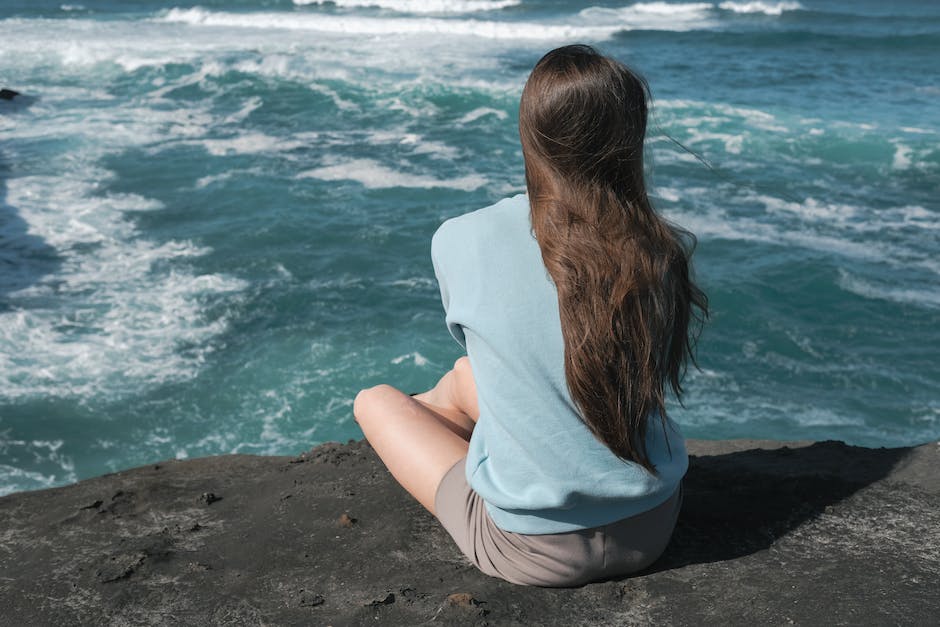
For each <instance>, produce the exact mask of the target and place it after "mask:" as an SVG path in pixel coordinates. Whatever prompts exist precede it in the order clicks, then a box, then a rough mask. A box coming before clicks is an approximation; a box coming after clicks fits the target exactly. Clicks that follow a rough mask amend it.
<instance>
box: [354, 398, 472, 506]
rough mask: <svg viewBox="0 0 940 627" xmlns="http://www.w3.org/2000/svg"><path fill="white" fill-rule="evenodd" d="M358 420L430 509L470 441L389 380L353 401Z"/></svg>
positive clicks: (391, 467)
mask: <svg viewBox="0 0 940 627" xmlns="http://www.w3.org/2000/svg"><path fill="white" fill-rule="evenodd" d="M353 413H354V414H355V416H356V422H358V423H359V426H360V427H361V428H362V432H363V433H364V434H365V436H366V439H367V440H368V441H369V443H370V444H371V445H372V448H374V449H375V452H376V453H378V455H379V457H380V458H382V461H383V462H384V463H385V465H386V466H387V467H388V469H389V471H390V472H391V473H392V476H393V477H395V479H396V480H397V481H398V483H400V484H401V485H402V487H403V488H405V489H406V490H407V491H408V492H409V493H410V494H411V495H412V496H413V497H415V498H416V499H417V500H418V502H419V503H421V505H423V506H424V507H425V508H426V509H427V510H428V511H429V512H431V513H432V514H435V515H436V512H435V510H434V497H435V496H436V494H437V488H438V486H439V485H440V483H441V479H443V478H444V475H445V474H446V473H447V471H448V470H450V469H451V468H452V467H453V466H454V464H456V463H457V462H458V461H460V459H461V458H462V457H465V456H466V455H467V449H468V447H469V443H468V441H467V440H466V439H464V438H463V437H461V436H460V435H457V434H456V433H455V432H454V431H453V430H452V429H451V428H450V427H448V426H447V425H446V424H444V421H442V420H441V418H440V416H439V415H438V414H437V413H436V412H434V411H432V410H430V409H428V408H427V407H425V406H424V404H422V403H421V402H419V401H417V400H415V399H414V398H412V397H410V396H408V395H407V394H405V393H404V392H400V391H399V390H396V389H395V388H393V387H392V386H390V385H377V386H375V387H373V388H369V389H367V390H362V391H361V392H359V394H358V395H357V396H356V401H355V403H354V405H353Z"/></svg>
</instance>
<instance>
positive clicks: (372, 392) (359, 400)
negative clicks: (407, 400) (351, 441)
mask: <svg viewBox="0 0 940 627" xmlns="http://www.w3.org/2000/svg"><path fill="white" fill-rule="evenodd" d="M390 389H393V388H392V386H390V385H386V384H384V383H382V384H379V385H375V386H372V387H371V388H365V389H364V390H360V391H359V393H358V394H356V398H355V400H354V401H353V417H354V418H355V419H356V422H357V423H358V422H361V421H362V419H363V418H364V417H365V416H366V414H368V413H369V408H371V407H374V406H375V404H376V403H377V402H378V400H379V398H381V397H382V396H384V395H386V394H387V393H388V391H389V390H390Z"/></svg>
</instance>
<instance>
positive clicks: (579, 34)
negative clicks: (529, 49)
mask: <svg viewBox="0 0 940 627" xmlns="http://www.w3.org/2000/svg"><path fill="white" fill-rule="evenodd" d="M156 19H158V20H159V21H164V22H177V23H183V24H190V25H193V26H210V27H211V26H214V27H231V28H245V29H282V30H301V31H318V32H324V33H335V34H340V35H452V36H467V37H481V38H486V39H512V40H519V39H534V40H540V39H577V38H588V39H599V38H606V37H609V36H610V35H612V34H614V33H616V32H617V31H619V30H623V28H624V27H623V26H621V25H575V24H537V23H532V22H497V21H488V20H477V19H465V20H458V19H438V18H381V17H364V16H362V17H360V16H336V15H323V14H308V13H251V14H247V13H226V12H221V11H207V10H205V9H201V8H192V9H181V8H174V9H170V10H169V11H168V12H167V13H166V14H165V15H163V16H162V17H160V18H156Z"/></svg>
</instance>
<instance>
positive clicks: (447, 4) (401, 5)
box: [293, 0, 521, 13]
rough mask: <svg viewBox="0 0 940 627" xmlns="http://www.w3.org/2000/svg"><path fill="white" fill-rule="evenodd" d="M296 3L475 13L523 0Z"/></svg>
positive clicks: (308, 0)
mask: <svg viewBox="0 0 940 627" xmlns="http://www.w3.org/2000/svg"><path fill="white" fill-rule="evenodd" d="M293 1H294V4H296V5H300V6H305V5H311V4H333V5H336V6H338V7H342V8H362V7H378V8H380V9H390V10H392V11H398V12H400V13H473V12H476V11H495V10H498V9H504V8H506V7H511V6H516V5H518V4H520V2H521V0H293Z"/></svg>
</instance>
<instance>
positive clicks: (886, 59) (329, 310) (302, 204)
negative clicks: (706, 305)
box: [0, 0, 940, 493]
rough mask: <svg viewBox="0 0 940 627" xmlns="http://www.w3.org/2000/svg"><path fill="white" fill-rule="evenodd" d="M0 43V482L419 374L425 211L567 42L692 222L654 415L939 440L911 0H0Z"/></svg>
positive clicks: (102, 464) (936, 40) (916, 21)
mask: <svg viewBox="0 0 940 627" xmlns="http://www.w3.org/2000/svg"><path fill="white" fill-rule="evenodd" d="M0 41H2V42H3V45H2V46H0V87H10V88H14V89H16V90H18V91H21V92H23V93H24V94H28V95H29V96H31V98H30V99H27V100H25V101H23V100H20V101H17V100H14V101H13V102H4V101H0V493H5V492H10V491H15V490H24V489H35V488H41V487H45V486H51V485H59V484H62V483H67V482H71V481H75V480H77V479H81V478H85V477H89V476H94V475H97V474H100V473H104V472H108V471H112V470H117V469H122V468H126V467H130V466H135V465H139V464H144V463H148V462H153V461H156V460H160V459H166V458H172V457H179V458H183V457H195V456H201V455H211V454H219V453H230V452H238V453H257V454H293V453H297V452H299V451H302V450H305V449H307V448H309V447H310V446H312V445H314V444H317V443H320V442H324V441H327V440H345V439H347V438H358V437H361V432H360V431H359V429H358V427H357V426H356V424H355V422H354V421H353V418H352V414H351V405H352V398H353V397H354V395H355V393H356V392H357V391H358V390H359V389H360V388H362V387H364V386H367V385H370V384H374V383H378V382H383V381H384V382H390V383H392V384H395V385H397V386H398V387H401V388H402V389H405V390H407V391H413V390H418V389H421V388H426V387H428V386H430V385H432V384H433V383H434V381H436V378H437V377H438V376H440V375H441V374H442V373H443V371H444V370H445V369H446V368H448V367H449V366H450V365H451V364H452V362H453V360H454V359H455V358H456V357H458V356H459V352H458V349H459V347H458V346H457V345H456V344H455V343H454V342H453V340H452V339H451V338H450V336H449V335H448V333H447V331H446V329H445V327H444V322H443V313H442V310H441V306H440V302H439V296H438V293H437V286H436V283H435V281H434V276H433V272H432V268H431V264H430V259H429V246H430V236H431V234H432V233H433V231H434V230H435V228H436V227H437V225H438V224H440V222H441V221H442V220H444V219H445V218H447V217H450V216H453V215H457V214H460V213H463V212H466V211H470V210H473V209H476V208H478V207H481V206H483V205H486V204H488V203H490V202H493V201H495V200H497V199H499V198H501V197H504V196H506V195H510V194H513V193H516V192H518V191H520V190H522V189H523V187H524V183H523V175H522V161H521V154H520V150H519V146H518V141H517V135H516V129H515V126H516V122H517V117H516V107H517V103H518V97H519V94H520V92H521V89H522V84H523V81H524V79H525V77H526V75H527V73H528V71H529V69H530V68H531V67H532V65H533V64H534V63H535V61H536V60H537V59H538V58H539V56H541V54H543V53H544V52H545V51H547V50H549V49H550V48H553V47H555V46H557V45H561V44H563V43H570V42H575V41H581V42H587V43H591V44H594V45H597V46H598V47H600V48H601V49H602V50H604V51H605V52H608V53H610V54H612V55H614V56H616V57H618V58H620V59H622V60H624V61H626V62H628V63H630V64H632V65H633V66H635V67H636V68H638V69H639V70H640V71H642V72H643V73H644V74H645V75H646V76H647V78H648V79H649V81H650V84H651V87H652V91H653V95H654V98H655V105H654V113H653V125H652V130H651V138H650V144H649V151H650V162H651V167H650V181H651V184H652V189H653V191H654V194H655V202H656V203H657V206H658V207H660V208H661V210H662V211H663V212H664V213H665V214H666V215H667V216H669V217H670V218H672V219H674V220H675V221H677V222H679V223H680V224H683V225H685V226H686V227H688V228H690V229H691V230H692V231H694V232H695V233H696V234H697V235H698V237H699V246H698V250H697V253H696V263H697V268H698V276H699V278H700V281H701V283H702V285H703V286H704V288H705V289H706V290H707V292H708V294H709V296H710V297H711V302H712V306H713V317H712V320H711V322H710V324H709V325H708V326H707V328H706V329H705V332H704V334H703V336H702V339H701V342H700V361H701V368H702V369H701V371H692V372H690V375H689V377H688V379H687V383H688V396H687V399H686V407H685V408H678V407H677V408H676V409H675V410H674V411H675V416H676V418H677V419H678V420H679V421H680V422H681V424H682V425H683V426H684V430H685V433H686V435H687V436H690V437H696V438H734V437H753V438H777V439H824V438H837V439H842V440H845V441H848V442H850V443H855V444H863V445H869V446H882V445H884V446H895V445H907V444H914V443H920V442H924V441H928V440H935V439H937V438H938V437H940V365H938V364H937V353H938V348H940V330H938V328H940V200H938V190H940V107H938V106H937V102H938V99H940V63H938V62H937V60H938V59H940V5H938V4H937V3H930V2H917V1H907V2H892V3H883V2H872V1H859V2H848V1H845V2H836V1H812V0H805V1H803V0H801V2H799V3H797V2H772V1H768V2H744V1H738V2H715V3H712V2H703V3H681V4H680V3H663V2H647V3H638V4H624V3H615V2H598V1H589V2H550V1H542V2H535V1H532V2H529V1H526V0H522V1H513V0H505V1H484V0H428V1H427V2H419V1H417V0H414V1H409V0H373V1H361V2H360V1H354V0H337V2H324V3H316V2H310V3H306V4H302V3H300V2H297V3H296V4H295V3H292V2H289V1H285V0H281V1H274V0H270V1H265V0H242V1H239V2H231V1H226V2H223V1H221V0H217V1H207V2H201V3H200V4H199V5H198V6H196V5H192V4H189V3H186V2H182V1H171V0H167V1H163V2H157V1H141V2H134V3H129V2H119V1H117V0H112V1H109V2H108V1H104V0H95V1H92V0H73V1H72V2H69V3H61V2H58V1H57V2H48V1H33V0H29V1H27V0H15V1H10V0H3V1H0ZM669 137H671V138H672V139H674V140H676V141H677V142H680V143H681V144H683V145H684V146H686V147H687V148H689V149H690V150H692V151H694V152H695V153H697V154H699V155H700V156H702V157H703V158H704V159H705V160H707V162H708V163H709V164H710V165H711V168H709V167H706V166H705V165H703V164H702V163H701V162H700V161H699V160H698V159H697V158H696V157H695V156H693V155H692V154H690V153H689V152H686V151H684V150H683V149H681V148H679V147H678V146H677V145H676V144H675V143H674V142H672V141H671V140H670V139H669Z"/></svg>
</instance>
